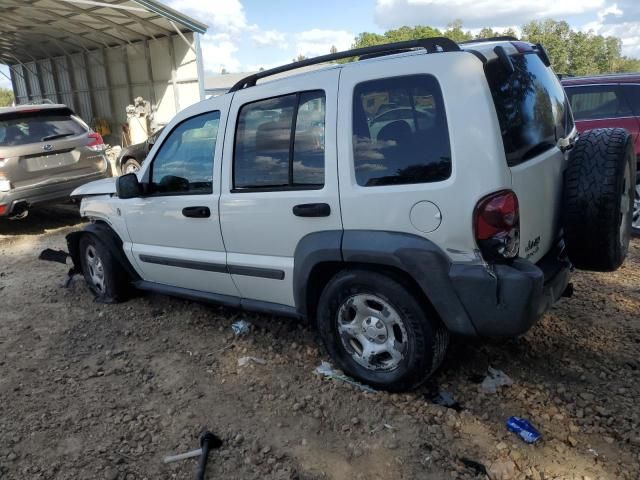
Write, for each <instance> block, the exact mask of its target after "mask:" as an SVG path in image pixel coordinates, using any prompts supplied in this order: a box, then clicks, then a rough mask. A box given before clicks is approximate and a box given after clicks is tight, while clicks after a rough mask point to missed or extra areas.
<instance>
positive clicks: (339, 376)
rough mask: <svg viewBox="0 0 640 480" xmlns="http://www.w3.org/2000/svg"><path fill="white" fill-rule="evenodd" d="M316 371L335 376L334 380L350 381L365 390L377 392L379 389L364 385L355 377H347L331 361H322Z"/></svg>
mask: <svg viewBox="0 0 640 480" xmlns="http://www.w3.org/2000/svg"><path fill="white" fill-rule="evenodd" d="M316 373H318V374H320V375H324V376H325V377H328V378H333V379H334V380H340V381H343V382H345V383H349V384H351V385H353V386H356V387H358V388H359V389H361V390H364V391H365V392H370V393H377V390H374V389H373V388H371V387H370V386H368V385H363V384H362V383H360V382H357V381H355V380H354V379H353V378H350V377H347V376H346V375H345V374H344V373H342V372H340V371H339V370H335V369H334V368H333V367H332V366H331V364H330V363H329V362H325V361H322V362H320V366H319V367H318V368H316Z"/></svg>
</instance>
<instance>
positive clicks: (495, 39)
mask: <svg viewBox="0 0 640 480" xmlns="http://www.w3.org/2000/svg"><path fill="white" fill-rule="evenodd" d="M519 41H520V40H519V39H517V38H516V37H512V36H511V35H500V36H497V37H487V38H476V39H475V40H465V41H464V42H458V43H459V44H462V45H464V44H465V43H482V42H519Z"/></svg>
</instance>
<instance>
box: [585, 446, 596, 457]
mask: <svg viewBox="0 0 640 480" xmlns="http://www.w3.org/2000/svg"><path fill="white" fill-rule="evenodd" d="M587 452H589V453H590V454H591V455H593V456H594V457H597V456H598V452H596V451H595V450H594V449H593V448H589V449H587Z"/></svg>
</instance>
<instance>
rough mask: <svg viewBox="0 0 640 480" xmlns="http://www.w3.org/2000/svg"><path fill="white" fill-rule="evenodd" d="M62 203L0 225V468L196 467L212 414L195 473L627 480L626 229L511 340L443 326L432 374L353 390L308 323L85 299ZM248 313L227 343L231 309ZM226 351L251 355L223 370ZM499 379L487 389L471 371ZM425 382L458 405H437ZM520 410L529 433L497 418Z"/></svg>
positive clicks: (629, 294) (635, 462) (630, 306)
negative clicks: (403, 388)
mask: <svg viewBox="0 0 640 480" xmlns="http://www.w3.org/2000/svg"><path fill="white" fill-rule="evenodd" d="M79 226H80V223H79V219H78V217H77V212H76V211H74V210H73V209H69V208H64V209H50V210H45V211H42V212H40V213H34V214H33V215H32V216H31V217H29V218H28V219H27V220H24V221H21V222H11V223H3V224H0V299H1V300H2V306H1V307H0V478H2V479H25V478H30V479H53V478H55V479H94V478H97V479H107V480H115V479H120V480H122V479H126V480H131V479H164V478H192V476H193V474H194V470H195V465H196V461H195V460H193V459H191V460H185V461H182V462H177V463H172V464H168V465H166V464H164V463H163V461H162V460H163V457H164V456H165V455H167V454H170V453H178V452H184V451H187V450H191V449H193V448H196V447H197V445H198V435H199V433H200V432H201V430H202V429H203V428H209V429H210V430H212V431H214V432H215V433H217V434H218V435H219V436H220V437H221V438H222V439H223V441H224V444H223V446H222V448H221V449H220V450H216V451H213V452H212V454H211V456H210V461H209V468H208V478H224V479H414V478H415V479H417V478H420V479H451V478H461V479H471V478H485V477H484V474H482V473H480V474H478V475H477V476H476V473H475V470H474V469H473V468H470V467H467V466H465V465H464V464H463V463H462V462H461V458H466V459H471V460H474V461H477V462H479V463H481V464H482V465H484V466H485V467H486V469H487V471H488V472H489V474H490V475H491V478H503V479H511V478H514V479H534V480H537V479H551V478H554V479H580V480H584V479H593V480H595V479H618V478H619V479H638V478H640V418H639V416H640V381H639V380H640V355H639V354H640V241H638V240H635V241H634V242H633V243H632V246H631V253H630V257H629V259H628V260H627V262H626V264H625V265H624V266H623V268H622V269H620V270H619V271H618V272H615V273H610V274H593V273H584V272H577V273H576V274H575V277H574V283H575V287H576V291H575V295H574V297H573V298H571V299H565V300H563V301H562V302H560V303H559V304H558V305H556V306H555V307H554V309H553V310H552V311H551V312H550V313H548V314H547V315H545V316H544V318H543V319H542V321H541V322H540V323H539V324H537V325H536V326H535V327H534V328H533V329H532V330H531V331H530V332H529V333H528V334H527V335H525V336H524V337H522V338H519V339H515V340H510V341H504V342H491V343H487V342H472V341H469V340H461V339H457V340H454V342H453V344H452V346H451V348H450V350H449V353H448V355H447V359H446V361H445V363H444V365H443V367H442V368H441V369H440V370H439V371H438V372H437V374H436V375H435V378H434V379H433V382H431V383H430V384H429V385H426V386H424V387H422V388H421V389H420V390H418V391H415V392H411V393H408V394H401V395H397V394H395V395H392V394H387V393H381V392H377V393H367V392H363V391H362V390H360V389H358V388H357V387H354V386H351V385H348V384H345V383H343V382H340V381H337V380H332V379H327V378H322V377H320V376H319V375H317V374H316V373H314V370H315V368H316V367H317V366H318V365H319V364H320V362H321V360H328V358H327V357H326V354H325V353H324V352H323V351H322V349H321V348H319V343H318V341H317V338H316V335H315V333H314V332H313V331H312V330H311V329H309V328H307V327H306V326H304V325H301V324H299V323H297V322H295V321H291V320H286V319H281V318H272V317H267V316H259V315H253V314H246V313H243V312H240V311H236V310H230V309H223V308H218V307H215V306H208V305H201V304H198V303H193V302H189V301H184V300H178V299H173V298H168V297H162V296H156V295H140V296H138V297H136V298H134V299H132V300H130V301H128V302H126V303H123V304H119V305H102V304H98V303H95V302H94V301H93V298H92V297H91V295H90V294H89V292H88V290H87V288H86V286H85V284H84V281H83V280H82V279H79V278H78V279H77V280H76V281H74V282H73V283H72V284H71V286H70V288H68V289H65V288H63V287H62V282H63V277H64V274H65V272H66V267H65V266H64V265H61V264H56V263H50V262H44V261H40V260H38V259H37V256H38V254H39V253H40V251H41V250H43V249H44V248H46V247H51V248H65V241H64V235H65V234H66V233H68V232H69V231H71V230H73V229H74V228H78V227H79ZM242 318H244V319H247V320H248V321H250V322H251V323H252V330H251V332H250V333H249V334H248V335H247V336H245V337H243V338H235V337H234V335H233V332H232V330H231V324H232V322H233V321H235V320H238V319H242ZM242 356H254V357H258V358H260V359H264V360H265V362H266V363H265V364H264V365H261V364H256V363H251V364H249V365H247V366H244V367H240V366H238V359H239V358H240V357H242ZM488 366H492V367H494V368H497V369H500V370H502V371H504V372H505V373H506V374H507V375H508V376H509V377H510V378H511V379H512V380H513V385H512V386H510V387H503V388H502V389H501V390H500V391H498V392H497V393H495V394H490V393H483V392H482V391H481V389H480V385H479V384H478V382H479V381H481V380H482V377H483V376H484V374H485V373H486V371H487V367H488ZM438 389H440V390H441V391H446V392H448V393H449V394H451V395H452V396H453V397H454V398H455V400H457V401H458V402H459V404H460V411H456V410H454V409H451V408H446V407H443V406H439V405H435V404H434V403H432V401H431V400H430V398H431V397H432V396H433V392H435V391H437V390H438ZM511 415H517V416H521V417H525V418H528V419H529V420H530V421H531V422H532V423H533V424H535V425H536V426H537V427H538V429H539V430H540V431H541V432H542V435H543V438H542V440H541V441H540V442H539V443H538V444H535V445H527V444H525V443H524V442H523V441H521V440H520V439H519V438H518V437H517V436H516V435H514V434H513V433H510V432H509V431H508V430H507V429H506V427H505V421H506V419H507V418H508V417H509V416H511Z"/></svg>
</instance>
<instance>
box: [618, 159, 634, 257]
mask: <svg viewBox="0 0 640 480" xmlns="http://www.w3.org/2000/svg"><path fill="white" fill-rule="evenodd" d="M632 191H633V190H632V189H631V167H630V166H629V163H627V166H626V167H625V169H624V183H623V185H622V196H621V197H620V242H621V245H622V247H623V248H624V247H625V246H626V245H627V243H628V242H629V238H630V237H631V231H630V230H629V215H630V214H631V213H632V212H631V205H632V201H631V192H632ZM633 204H634V205H635V202H633ZM634 213H635V212H634ZM634 216H635V215H634Z"/></svg>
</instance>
